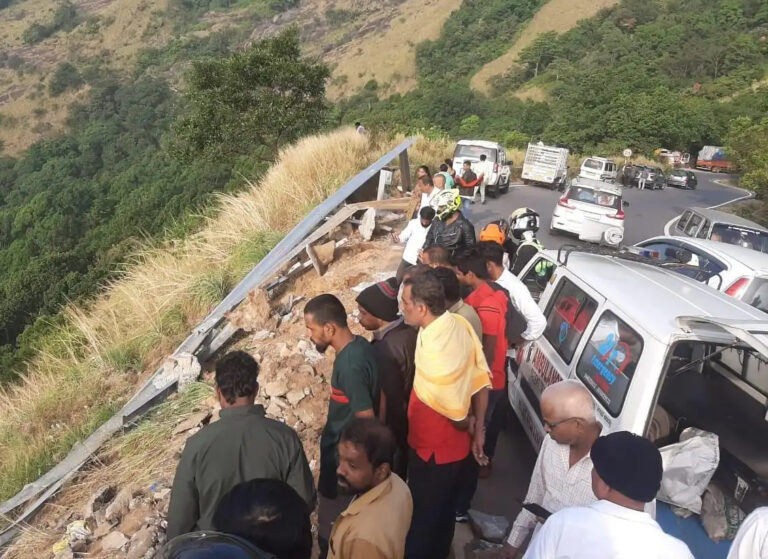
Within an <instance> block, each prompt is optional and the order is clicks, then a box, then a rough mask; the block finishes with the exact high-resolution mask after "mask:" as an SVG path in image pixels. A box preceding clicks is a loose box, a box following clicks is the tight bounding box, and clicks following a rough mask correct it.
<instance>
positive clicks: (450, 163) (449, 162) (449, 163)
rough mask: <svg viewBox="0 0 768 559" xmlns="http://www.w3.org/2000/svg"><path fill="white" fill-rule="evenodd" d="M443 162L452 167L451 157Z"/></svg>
mask: <svg viewBox="0 0 768 559" xmlns="http://www.w3.org/2000/svg"><path fill="white" fill-rule="evenodd" d="M445 164H446V165H448V166H449V167H453V159H446V160H445Z"/></svg>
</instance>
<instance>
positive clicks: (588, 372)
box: [576, 311, 643, 417]
mask: <svg viewBox="0 0 768 559" xmlns="http://www.w3.org/2000/svg"><path fill="white" fill-rule="evenodd" d="M642 352H643V339H642V338H641V337H640V335H639V334H638V333H637V332H635V331H634V330H633V329H632V328H630V327H629V326H627V324H626V323H625V322H624V321H623V320H621V319H620V318H619V317H617V316H616V315H615V314H613V313H612V312H610V311H606V312H604V313H603V315H602V316H601V317H600V321H599V322H598V323H597V326H595V330H594V332H592V335H591V336H590V338H589V343H588V344H587V345H586V347H585V348H584V353H583V354H582V355H581V359H580V360H579V364H578V365H577V366H576V375H577V376H578V377H579V378H580V379H581V381H582V382H583V383H584V384H586V385H587V388H589V389H590V390H591V391H592V393H593V394H594V395H595V397H596V398H597V401H598V402H600V403H601V404H602V405H603V407H605V409H606V410H608V413H610V414H611V415H612V416H613V417H617V416H618V415H619V412H621V407H622V406H623V405H624V398H625V397H626V395H627V390H628V389H629V383H630V381H631V380H632V377H633V376H634V374H635V369H636V368H637V362H638V360H639V359H640V354H641V353H642Z"/></svg>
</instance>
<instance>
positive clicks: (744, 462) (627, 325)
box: [509, 247, 768, 513]
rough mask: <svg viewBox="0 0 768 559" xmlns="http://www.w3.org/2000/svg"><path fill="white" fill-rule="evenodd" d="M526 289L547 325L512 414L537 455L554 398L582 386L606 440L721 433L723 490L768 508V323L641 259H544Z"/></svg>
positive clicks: (549, 255)
mask: <svg viewBox="0 0 768 559" xmlns="http://www.w3.org/2000/svg"><path fill="white" fill-rule="evenodd" d="M520 278H521V279H522V281H523V283H525V284H526V286H528V288H529V289H530V290H531V292H532V294H533V295H534V297H535V298H538V300H539V306H540V307H541V308H542V310H543V311H544V314H545V316H546V318H547V327H546V330H545V332H544V334H543V336H541V338H539V339H538V340H536V341H534V342H530V343H528V344H526V345H525V346H523V347H521V348H519V350H518V351H517V354H516V357H515V359H514V360H512V362H511V363H510V369H509V399H510V402H511V405H512V408H513V409H514V410H515V413H516V415H517V417H518V418H519V419H520V422H521V423H522V426H523V428H524V430H525V432H526V433H527V435H528V437H529V438H530V440H531V442H532V443H533V445H534V447H535V448H536V449H538V448H539V446H540V444H541V441H542V439H543V437H544V435H545V432H544V428H543V426H542V421H541V414H540V410H539V399H540V396H541V393H542V391H543V390H544V388H545V387H547V386H548V385H550V384H552V383H554V382H557V381H559V380H561V379H566V378H569V379H577V380H579V381H580V382H582V383H583V384H584V386H586V387H587V388H588V389H589V391H590V392H591V393H592V395H593V397H594V400H595V403H596V408H597V412H598V416H599V420H600V422H601V423H602V424H603V426H604V431H603V432H604V433H608V432H612V431H619V430H627V431H632V432H633V433H637V434H639V435H643V436H646V437H648V438H649V439H651V440H653V441H654V442H656V444H657V445H658V446H663V445H666V444H671V443H674V442H677V438H678V436H679V435H680V432H681V431H682V430H683V429H684V428H686V427H697V428H700V429H703V430H706V431H710V432H714V433H716V434H717V435H718V436H719V440H720V455H721V459H720V466H719V467H718V472H717V473H716V475H715V478H714V480H715V482H716V483H717V484H718V485H719V487H720V488H722V489H723V491H724V492H725V493H726V494H729V495H732V496H733V498H734V499H735V500H736V501H737V502H738V503H739V505H740V506H741V508H742V509H743V510H744V511H745V512H747V513H748V512H750V511H751V510H753V509H754V508H755V507H757V506H764V505H768V364H767V363H768V315H766V314H765V313H763V312H762V311H759V310H757V309H755V308H753V307H750V306H749V305H747V304H745V303H743V302H741V301H738V300H736V299H734V298H732V297H729V296H728V295H726V294H724V293H722V292H719V291H716V290H714V289H712V288H710V287H708V286H706V285H703V284H701V283H698V282H696V281H694V280H692V279H690V278H687V277H685V276H682V275H680V274H676V273H674V272H671V271H668V270H666V269H664V268H663V266H659V265H653V264H651V263H648V261H647V260H645V259H644V258H642V257H640V256H637V255H634V254H629V253H613V255H609V254H607V253H606V251H605V250H601V249H581V248H576V247H570V248H569V247H563V248H561V249H560V251H557V252H554V251H544V252H541V253H539V255H537V257H535V258H533V259H532V260H531V262H529V264H528V266H527V267H526V268H525V269H524V270H523V271H522V272H521V273H520Z"/></svg>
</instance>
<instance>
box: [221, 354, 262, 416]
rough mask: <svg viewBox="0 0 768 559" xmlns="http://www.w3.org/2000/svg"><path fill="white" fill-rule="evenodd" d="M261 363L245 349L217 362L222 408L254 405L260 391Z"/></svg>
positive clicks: (227, 355)
mask: <svg viewBox="0 0 768 559" xmlns="http://www.w3.org/2000/svg"><path fill="white" fill-rule="evenodd" d="M258 379H259V364H258V363H257V362H256V360H255V359H254V358H253V357H251V356H250V355H249V354H247V353H246V352H244V351H231V352H229V353H227V354H226V355H225V356H224V357H222V358H221V359H219V360H218V361H217V362H216V396H217V397H218V399H219V403H220V404H221V407H222V409H226V408H231V407H235V406H248V405H252V404H253V401H254V400H255V399H256V393H257V392H258V391H259V380H258Z"/></svg>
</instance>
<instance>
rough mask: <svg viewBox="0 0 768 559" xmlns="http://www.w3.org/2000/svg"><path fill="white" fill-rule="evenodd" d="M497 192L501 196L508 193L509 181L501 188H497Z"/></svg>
mask: <svg viewBox="0 0 768 559" xmlns="http://www.w3.org/2000/svg"><path fill="white" fill-rule="evenodd" d="M499 192H501V193H502V194H506V193H507V192H509V181H507V182H506V183H504V184H503V185H502V186H500V187H499Z"/></svg>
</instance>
